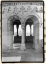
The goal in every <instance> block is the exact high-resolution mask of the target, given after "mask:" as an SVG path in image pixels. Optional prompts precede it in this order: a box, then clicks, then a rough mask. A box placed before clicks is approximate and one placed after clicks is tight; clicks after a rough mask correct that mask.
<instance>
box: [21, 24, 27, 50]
mask: <svg viewBox="0 0 46 64" xmlns="http://www.w3.org/2000/svg"><path fill="white" fill-rule="evenodd" d="M21 26H22V39H21V48H20V49H21V50H26V47H25V26H24V24H21Z"/></svg>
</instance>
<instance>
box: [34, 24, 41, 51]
mask: <svg viewBox="0 0 46 64" xmlns="http://www.w3.org/2000/svg"><path fill="white" fill-rule="evenodd" d="M33 30H34V31H33V32H34V47H35V49H36V50H40V49H41V47H40V44H39V23H36V24H34V29H33Z"/></svg>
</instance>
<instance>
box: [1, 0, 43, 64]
mask: <svg viewBox="0 0 46 64" xmlns="http://www.w3.org/2000/svg"><path fill="white" fill-rule="evenodd" d="M43 11H44V2H43V1H38V2H36V1H35V2H34V1H33V2H31V1H29V2H26V1H25V2H21V1H20V2H19V1H2V2H1V12H2V13H1V19H2V62H32V63H34V62H43V61H44V42H43V36H44V35H43V27H44V26H43V24H44V17H43V16H44V13H43Z"/></svg>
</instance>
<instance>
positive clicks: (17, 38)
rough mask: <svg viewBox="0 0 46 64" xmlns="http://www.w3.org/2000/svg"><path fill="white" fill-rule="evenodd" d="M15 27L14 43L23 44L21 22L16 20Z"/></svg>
mask: <svg viewBox="0 0 46 64" xmlns="http://www.w3.org/2000/svg"><path fill="white" fill-rule="evenodd" d="M13 25H14V34H13V35H14V39H13V40H14V43H21V32H20V31H21V22H20V20H15V21H14V22H13Z"/></svg>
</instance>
